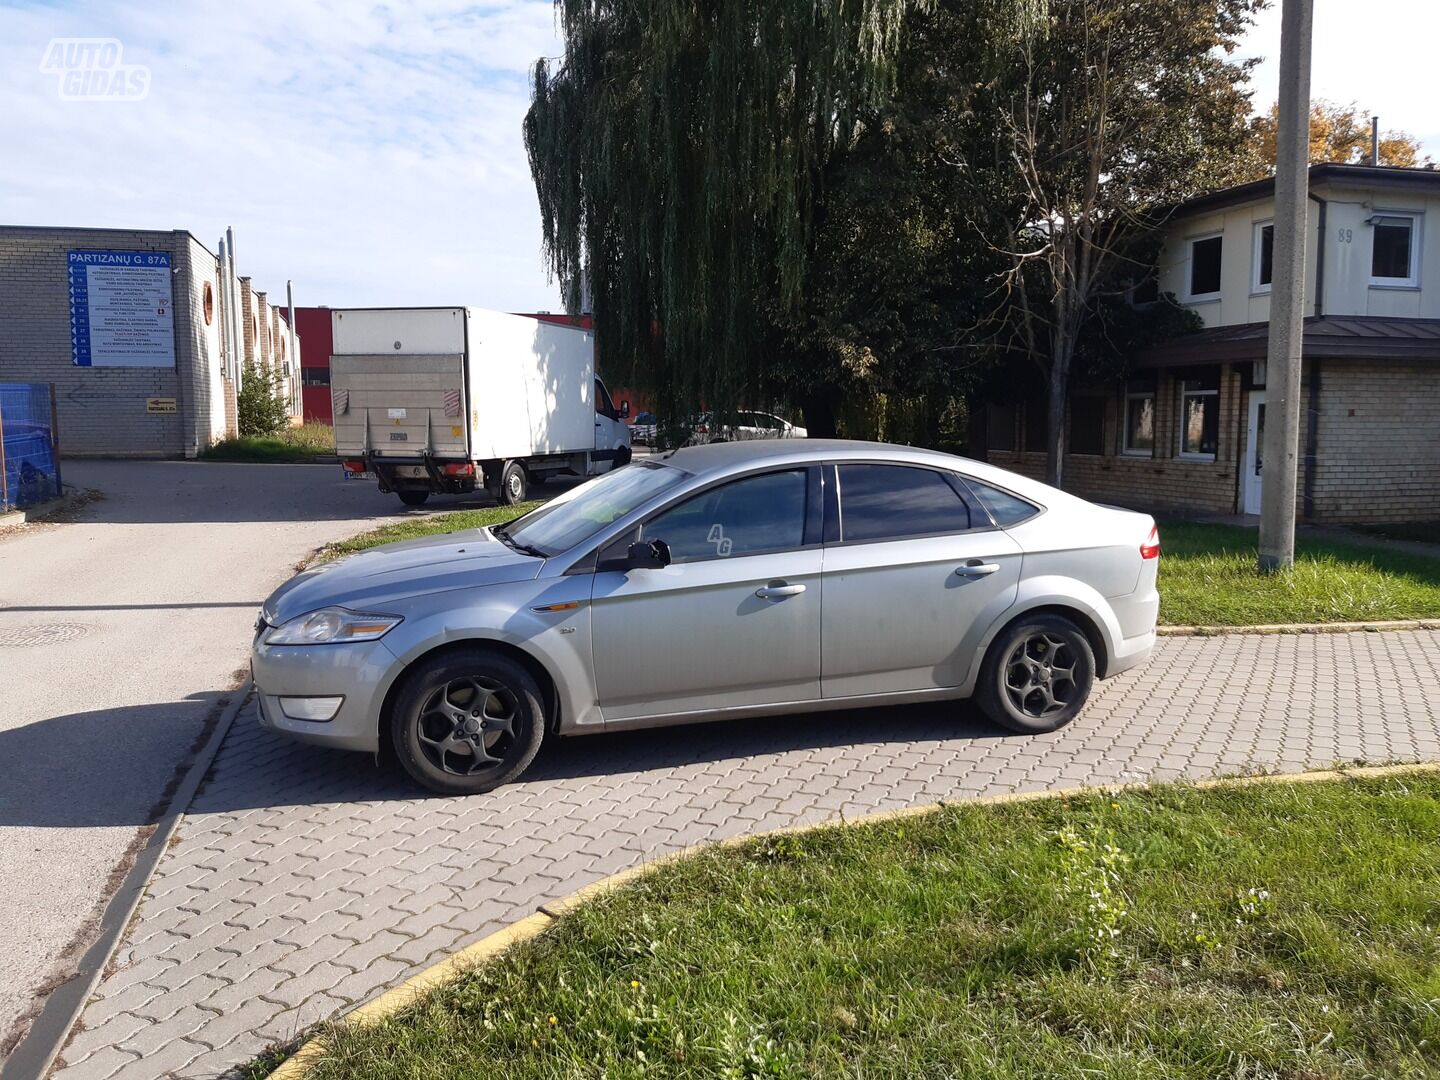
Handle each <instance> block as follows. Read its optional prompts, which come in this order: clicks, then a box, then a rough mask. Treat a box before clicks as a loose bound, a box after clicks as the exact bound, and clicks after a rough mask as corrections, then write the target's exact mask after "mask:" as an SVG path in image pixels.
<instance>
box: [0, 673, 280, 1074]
mask: <svg viewBox="0 0 1440 1080" xmlns="http://www.w3.org/2000/svg"><path fill="white" fill-rule="evenodd" d="M251 689H252V683H251V682H250V680H249V679H248V678H247V679H246V680H245V681H244V682H242V683H241V684H240V685H239V686H238V687H236V688H235V690H234V691H233V693H234V697H233V698H232V699H231V701H230V703H229V704H228V705H226V706H225V709H224V711H223V712H221V714H220V716H219V718H218V719H217V720H216V721H215V724H214V726H213V727H212V728H211V729H210V734H209V736H208V737H207V738H206V740H205V745H204V746H202V747H201V748H200V751H199V753H197V754H196V755H195V757H194V758H193V759H192V760H191V762H190V765H189V767H188V768H187V769H186V770H185V775H184V777H183V778H182V779H181V781H180V783H179V784H178V785H177V786H176V788H175V791H174V793H173V794H172V795H171V796H170V800H169V802H168V803H167V804H166V807H165V812H164V813H163V814H161V816H160V819H159V820H158V821H157V822H156V823H155V827H154V829H153V830H152V831H151V833H150V836H149V838H148V839H147V840H146V841H145V845H144V847H142V848H141V849H140V851H139V853H138V854H137V855H136V856H135V861H134V862H133V863H132V864H131V865H130V869H129V870H128V871H126V873H125V878H124V880H123V881H121V883H120V887H119V888H118V889H116V890H115V892H114V893H113V894H112V895H111V897H110V899H109V901H108V902H107V903H106V905H105V913H104V915H102V916H101V919H100V927H99V933H98V934H97V935H96V938H95V940H94V941H93V942H92V943H91V944H90V947H89V948H88V949H86V950H85V953H84V955H83V956H82V957H81V958H80V963H79V964H78V965H77V967H76V971H75V974H73V975H71V976H70V978H68V979H67V980H66V981H65V982H63V983H61V984H60V985H59V986H57V987H56V988H55V989H54V990H52V991H51V992H50V996H49V997H48V998H46V1000H45V1006H44V1008H42V1009H41V1010H40V1015H39V1016H37V1017H36V1018H35V1021H34V1023H32V1024H31V1025H30V1030H29V1031H27V1032H26V1033H25V1037H24V1038H23V1039H21V1040H20V1043H19V1044H18V1045H17V1046H16V1047H15V1049H14V1050H13V1051H12V1052H11V1054H10V1056H9V1057H8V1058H6V1059H5V1062H4V1064H3V1065H0V1080H42V1078H43V1077H44V1076H45V1075H46V1074H47V1073H48V1072H49V1071H50V1067H51V1066H52V1065H53V1064H54V1063H55V1059H56V1058H57V1057H59V1056H60V1052H61V1051H62V1050H63V1049H64V1048H65V1044H66V1043H67V1042H69V1041H70V1034H71V1032H72V1031H73V1030H74V1028H75V1024H76V1022H77V1021H78V1020H79V1019H80V1014H81V1013H82V1012H83V1011H84V1009H85V1006H86V1004H87V1003H88V1002H89V1000H90V995H91V994H92V993H93V992H94V990H95V987H96V985H97V984H98V983H99V982H100V980H101V978H102V977H103V975H104V973H105V968H106V967H107V966H108V965H109V963H110V959H111V957H113V956H114V955H115V951H116V950H117V949H118V948H119V947H120V943H121V941H122V940H123V939H124V937H125V930H126V928H127V927H128V926H129V925H130V919H131V918H132V916H134V914H135V909H136V908H137V907H139V906H140V901H141V899H142V898H143V897H144V895H145V889H146V887H147V886H148V885H149V884H150V878H151V876H152V875H153V874H154V873H155V867H156V866H158V865H159V863H160V857H161V856H162V855H164V854H165V851H166V849H167V848H168V847H169V846H170V840H171V837H173V836H174V835H175V829H176V826H178V825H179V823H180V819H181V818H182V817H184V816H185V811H186V810H188V809H189V807H190V802H191V800H192V799H194V798H195V793H196V792H197V791H198V790H199V788H200V784H201V782H202V781H203V780H204V779H205V774H206V773H207V772H209V771H210V764H211V762H213V761H214V760H215V755H216V753H217V752H218V751H219V749H220V744H221V743H222V742H224V741H225V736H226V734H227V733H228V732H229V731H230V726H231V725H232V724H233V723H234V722H235V717H236V716H237V715H238V714H239V712H240V709H241V707H242V706H243V705H244V704H245V702H246V701H248V700H249V699H250V692H251Z"/></svg>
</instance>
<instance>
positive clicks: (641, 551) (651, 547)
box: [625, 540, 670, 570]
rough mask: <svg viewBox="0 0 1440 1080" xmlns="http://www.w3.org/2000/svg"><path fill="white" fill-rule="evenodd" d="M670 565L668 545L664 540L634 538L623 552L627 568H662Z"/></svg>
mask: <svg viewBox="0 0 1440 1080" xmlns="http://www.w3.org/2000/svg"><path fill="white" fill-rule="evenodd" d="M669 565H670V545H669V544H667V543H665V541H664V540H636V541H635V543H633V544H631V545H630V548H629V550H628V551H626V553H625V569H627V570H662V569H664V568H665V567H667V566H669Z"/></svg>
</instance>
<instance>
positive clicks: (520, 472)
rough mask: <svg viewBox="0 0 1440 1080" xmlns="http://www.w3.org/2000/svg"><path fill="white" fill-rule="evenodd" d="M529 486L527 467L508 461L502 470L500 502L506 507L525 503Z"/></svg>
mask: <svg viewBox="0 0 1440 1080" xmlns="http://www.w3.org/2000/svg"><path fill="white" fill-rule="evenodd" d="M529 486H530V481H529V478H528V477H527V476H526V475H525V466H524V465H521V464H520V462H518V461H507V462H506V463H505V468H503V469H501V470H500V501H501V502H502V503H504V504H505V505H506V506H514V505H515V504H516V503H522V502H524V501H525V493H526V491H527V489H528V488H529Z"/></svg>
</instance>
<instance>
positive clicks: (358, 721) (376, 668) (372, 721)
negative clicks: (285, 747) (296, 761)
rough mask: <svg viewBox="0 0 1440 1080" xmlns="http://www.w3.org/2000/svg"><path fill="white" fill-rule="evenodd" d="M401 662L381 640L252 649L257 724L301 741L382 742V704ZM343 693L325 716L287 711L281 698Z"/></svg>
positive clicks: (353, 745) (344, 745) (355, 746)
mask: <svg viewBox="0 0 1440 1080" xmlns="http://www.w3.org/2000/svg"><path fill="white" fill-rule="evenodd" d="M399 663H400V661H399V660H398V659H397V658H396V656H395V654H394V653H392V652H391V651H390V650H389V649H387V648H386V647H385V642H384V639H383V638H382V639H381V640H380V641H359V642H346V643H343V644H338V645H266V644H264V643H263V642H260V641H257V642H256V643H255V646H254V648H253V649H252V650H251V653H250V673H251V677H252V678H253V679H254V682H255V696H256V699H257V700H258V701H259V704H260V724H261V726H263V727H267V728H269V729H270V730H272V731H278V732H279V733H280V734H282V735H285V736H287V737H289V738H292V739H297V740H299V741H301V742H308V743H317V744H319V745H321V746H333V747H336V748H338V749H341V750H366V751H369V752H371V753H374V752H375V751H376V750H378V749H379V747H380V729H379V719H380V706H381V704H382V702H383V701H384V697H385V693H386V691H387V690H388V689H389V686H390V681H391V679H392V678H393V673H394V672H395V671H396V669H397V668H398V666H399ZM282 697H285V698H291V697H295V698H307V697H315V698H324V697H339V698H343V700H342V701H341V703H340V708H339V710H338V711H337V712H336V713H335V715H334V716H333V717H332V718H331V719H329V720H297V719H295V718H293V717H291V716H287V715H286V714H285V712H284V710H283V709H282V708H281V705H280V699H281V698H282Z"/></svg>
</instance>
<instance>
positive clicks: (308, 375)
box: [300, 367, 330, 386]
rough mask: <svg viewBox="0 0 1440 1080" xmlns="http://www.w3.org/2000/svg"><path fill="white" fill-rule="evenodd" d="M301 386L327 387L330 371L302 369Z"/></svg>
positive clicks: (314, 368) (323, 368)
mask: <svg viewBox="0 0 1440 1080" xmlns="http://www.w3.org/2000/svg"><path fill="white" fill-rule="evenodd" d="M300 385H301V386H329V385H330V369H329V368H328V367H302V368H301V369H300Z"/></svg>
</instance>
